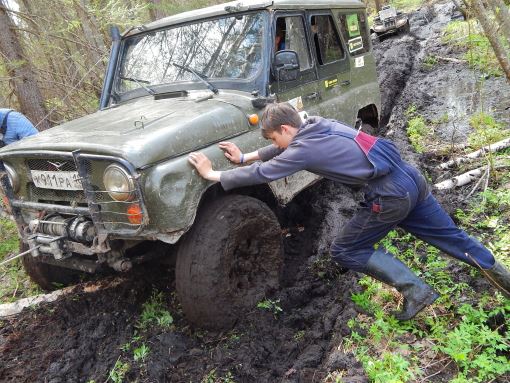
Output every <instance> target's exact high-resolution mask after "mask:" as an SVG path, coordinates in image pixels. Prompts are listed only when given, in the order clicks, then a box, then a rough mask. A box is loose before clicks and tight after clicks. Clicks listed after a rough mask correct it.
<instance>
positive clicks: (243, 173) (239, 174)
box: [220, 143, 307, 190]
mask: <svg viewBox="0 0 510 383" xmlns="http://www.w3.org/2000/svg"><path fill="white" fill-rule="evenodd" d="M306 157H307V156H306V155H305V153H304V152H303V150H302V148H301V145H300V144H299V143H296V144H292V145H291V146H289V147H288V148H287V149H285V150H284V151H283V152H282V153H281V154H280V155H278V156H276V157H274V158H273V159H271V160H269V161H266V162H255V163H254V164H251V165H250V166H243V167H239V168H235V169H231V170H226V171H223V172H221V177H220V182H221V186H223V188H224V189H225V190H231V189H234V188H237V187H241V186H249V185H257V184H262V183H267V182H271V181H274V180H277V179H280V178H284V177H287V176H290V175H291V174H294V173H296V172H298V171H300V170H304V169H306V166H307V163H306Z"/></svg>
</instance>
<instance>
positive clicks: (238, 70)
mask: <svg viewBox="0 0 510 383" xmlns="http://www.w3.org/2000/svg"><path fill="white" fill-rule="evenodd" d="M263 25H264V23H263V14H262V13H255V14H245V15H237V16H231V17H224V18H221V19H215V20H207V21H202V22H200V23H196V24H188V25H182V26H178V27H175V28H172V29H165V30H159V31H155V32H151V33H148V34H143V35H141V36H134V37H132V38H128V39H126V41H125V43H124V53H123V56H122V61H121V66H120V73H119V76H118V77H117V85H116V88H117V92H119V93H124V92H127V91H130V90H133V89H138V88H141V87H147V88H149V87H150V86H152V85H160V84H169V83H172V82H177V81H194V82H200V79H198V78H197V75H196V74H193V73H192V71H195V72H196V73H197V74H198V75H199V76H200V77H202V78H204V79H208V80H214V79H230V80H244V79H249V78H251V77H253V76H254V75H255V74H256V73H257V72H258V70H259V68H260V67H261V66H262V35H263ZM175 64H176V65H175ZM187 68H188V69H191V70H192V71H190V70H186V69H187ZM142 84H143V85H142Z"/></svg>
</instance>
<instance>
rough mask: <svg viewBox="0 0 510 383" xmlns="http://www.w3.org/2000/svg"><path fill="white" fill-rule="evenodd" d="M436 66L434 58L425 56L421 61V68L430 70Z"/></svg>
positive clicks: (435, 58)
mask: <svg viewBox="0 0 510 383" xmlns="http://www.w3.org/2000/svg"><path fill="white" fill-rule="evenodd" d="M436 64H437V57H436V56H427V57H425V58H424V59H423V68H425V69H427V70H430V69H432V68H433V67H434V66H435V65H436Z"/></svg>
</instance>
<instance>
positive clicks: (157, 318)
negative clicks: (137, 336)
mask: <svg viewBox="0 0 510 383" xmlns="http://www.w3.org/2000/svg"><path fill="white" fill-rule="evenodd" d="M173 321H174V320H173V317H172V315H171V314H170V312H168V310H166V309H165V304H164V294H163V293H162V292H153V293H152V295H151V297H150V299H149V300H148V301H147V302H145V303H144V304H143V311H142V314H141V315H140V319H139V320H138V325H137V326H138V327H139V328H140V329H147V328H148V327H149V326H150V325H152V324H155V325H157V326H159V327H163V328H169V327H170V326H171V324H172V323H173Z"/></svg>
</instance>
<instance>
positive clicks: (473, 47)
mask: <svg viewBox="0 0 510 383" xmlns="http://www.w3.org/2000/svg"><path fill="white" fill-rule="evenodd" d="M442 40H443V42H444V43H447V44H450V45H453V46H456V47H460V48H464V49H467V51H466V53H464V55H463V58H464V59H465V60H467V62H468V63H469V65H470V67H472V68H474V69H477V70H479V71H481V72H482V74H484V75H486V76H502V75H503V72H502V70H501V68H500V66H499V63H498V60H497V59H496V56H495V55H494V51H493V50H492V47H491V45H490V43H489V40H488V39H487V37H485V36H484V34H483V31H482V29H481V27H480V25H479V24H478V22H477V21H476V20H469V21H460V20H456V21H452V22H450V23H448V25H446V27H445V29H444V31H443V37H442Z"/></svg>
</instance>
